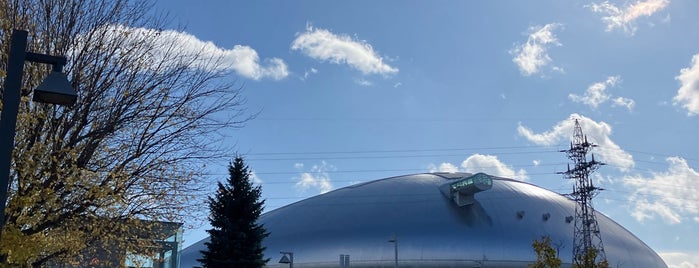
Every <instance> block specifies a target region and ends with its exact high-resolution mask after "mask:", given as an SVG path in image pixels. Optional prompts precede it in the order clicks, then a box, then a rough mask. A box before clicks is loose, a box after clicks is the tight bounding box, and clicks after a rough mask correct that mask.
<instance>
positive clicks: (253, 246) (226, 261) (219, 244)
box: [198, 157, 269, 268]
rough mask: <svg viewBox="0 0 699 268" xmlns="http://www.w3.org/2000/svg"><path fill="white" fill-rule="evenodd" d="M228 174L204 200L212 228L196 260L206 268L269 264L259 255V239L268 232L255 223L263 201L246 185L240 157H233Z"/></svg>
mask: <svg viewBox="0 0 699 268" xmlns="http://www.w3.org/2000/svg"><path fill="white" fill-rule="evenodd" d="M228 173H229V178H228V181H227V183H226V185H223V184H221V182H219V183H218V192H217V193H216V196H215V197H209V199H208V204H209V208H210V210H211V215H210V216H209V221H210V222H211V226H212V227H213V228H212V229H210V230H207V232H208V233H209V235H210V239H211V240H210V241H209V242H207V243H206V244H205V245H206V247H207V249H206V250H202V251H201V253H202V255H203V257H202V259H198V261H199V262H200V263H202V266H203V267H210V268H211V267H245V268H247V267H262V266H264V265H265V264H266V263H267V262H268V261H269V259H263V257H264V255H263V254H262V252H263V251H264V250H265V247H263V246H262V240H263V239H264V238H265V237H267V236H268V235H269V233H268V232H267V231H266V230H265V228H264V226H263V225H261V224H258V223H257V219H258V218H259V217H260V214H261V213H262V209H263V207H264V200H259V199H260V195H261V193H262V190H261V188H260V186H255V187H253V185H252V182H250V171H249V170H248V167H247V166H246V165H245V163H244V162H243V158H241V157H236V158H235V160H234V161H233V163H232V164H230V165H229V166H228Z"/></svg>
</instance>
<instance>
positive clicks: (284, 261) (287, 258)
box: [279, 254, 291, 263]
mask: <svg viewBox="0 0 699 268" xmlns="http://www.w3.org/2000/svg"><path fill="white" fill-rule="evenodd" d="M279 263H291V260H290V259H289V256H287V255H286V254H284V255H283V256H282V259H281V260H279Z"/></svg>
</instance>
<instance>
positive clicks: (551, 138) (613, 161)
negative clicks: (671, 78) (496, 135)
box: [517, 114, 635, 171]
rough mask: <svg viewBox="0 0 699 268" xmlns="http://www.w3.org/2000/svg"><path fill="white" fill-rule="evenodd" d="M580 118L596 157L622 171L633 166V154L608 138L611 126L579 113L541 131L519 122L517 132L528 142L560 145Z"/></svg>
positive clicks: (570, 135) (567, 139)
mask: <svg viewBox="0 0 699 268" xmlns="http://www.w3.org/2000/svg"><path fill="white" fill-rule="evenodd" d="M576 118H577V119H578V120H580V121H579V122H580V125H581V127H582V130H583V133H585V135H586V136H587V137H588V139H589V141H590V142H593V143H595V144H597V145H599V146H598V147H596V148H595V149H594V151H593V153H594V154H595V155H596V156H597V157H598V158H597V159H599V160H601V161H603V162H606V163H607V164H610V165H611V166H614V167H616V168H618V169H620V170H622V171H628V170H629V169H630V168H632V167H633V166H634V164H635V163H634V160H633V156H631V154H629V153H627V152H625V151H624V150H622V149H621V147H619V145H617V144H616V143H614V141H612V139H611V138H610V136H611V134H612V127H611V126H610V125H609V124H607V123H605V122H595V121H594V120H592V119H590V118H587V117H585V116H582V115H579V114H571V115H570V117H569V118H568V119H566V120H563V121H560V122H558V123H556V125H554V126H553V127H552V128H551V130H548V131H544V132H542V133H534V131H532V130H531V129H530V128H528V127H526V126H523V125H522V124H521V123H520V124H519V126H517V132H518V133H519V135H521V136H522V137H524V138H526V139H527V140H529V141H530V142H533V143H535V144H538V145H548V146H551V145H562V144H568V143H569V142H570V140H571V138H572V137H573V128H574V127H575V122H574V119H576Z"/></svg>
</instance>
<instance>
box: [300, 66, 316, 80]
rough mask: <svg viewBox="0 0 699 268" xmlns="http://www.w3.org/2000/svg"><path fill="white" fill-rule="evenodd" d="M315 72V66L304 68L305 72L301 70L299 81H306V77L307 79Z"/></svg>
mask: <svg viewBox="0 0 699 268" xmlns="http://www.w3.org/2000/svg"><path fill="white" fill-rule="evenodd" d="M317 73H318V69H316V68H311V69H309V70H306V71H305V72H303V77H301V81H306V79H308V77H310V76H311V75H314V74H317Z"/></svg>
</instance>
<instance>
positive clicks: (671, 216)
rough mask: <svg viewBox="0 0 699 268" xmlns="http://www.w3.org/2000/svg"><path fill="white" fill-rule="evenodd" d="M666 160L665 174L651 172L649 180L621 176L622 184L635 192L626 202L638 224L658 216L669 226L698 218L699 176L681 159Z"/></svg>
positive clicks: (641, 177)
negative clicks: (667, 164) (629, 203)
mask: <svg viewBox="0 0 699 268" xmlns="http://www.w3.org/2000/svg"><path fill="white" fill-rule="evenodd" d="M666 161H667V162H668V163H669V164H670V167H669V168H668V170H667V171H666V172H661V173H653V174H652V176H651V177H648V178H646V177H643V176H640V175H639V176H625V177H624V184H626V185H627V186H629V187H631V188H633V189H634V191H633V193H632V194H631V195H630V196H629V201H630V202H631V205H632V215H633V216H634V217H635V218H636V220H638V221H644V220H646V219H653V218H654V215H658V216H660V217H661V218H662V219H663V220H665V222H667V223H669V224H678V223H681V222H682V220H683V219H684V218H690V219H693V218H695V217H697V216H699V207H697V206H696V203H697V202H699V199H697V194H696V193H697V192H699V173H697V171H695V170H694V169H693V168H691V167H689V165H688V164H687V161H686V160H684V159H683V158H681V157H668V158H667V159H666Z"/></svg>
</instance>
